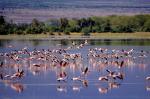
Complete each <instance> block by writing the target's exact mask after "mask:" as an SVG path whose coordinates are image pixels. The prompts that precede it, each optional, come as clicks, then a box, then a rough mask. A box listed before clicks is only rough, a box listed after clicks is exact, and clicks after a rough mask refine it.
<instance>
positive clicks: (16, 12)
mask: <svg viewBox="0 0 150 99" xmlns="http://www.w3.org/2000/svg"><path fill="white" fill-rule="evenodd" d="M149 13H150V1H149V0H42V1H41V0H1V1H0V14H2V15H5V16H6V17H7V18H8V19H9V20H11V19H12V20H13V21H14V22H30V21H31V20H32V19H33V18H37V19H39V20H41V21H45V20H48V19H50V18H60V17H68V18H81V17H89V16H104V15H112V14H119V15H122V14H123V15H134V14H149Z"/></svg>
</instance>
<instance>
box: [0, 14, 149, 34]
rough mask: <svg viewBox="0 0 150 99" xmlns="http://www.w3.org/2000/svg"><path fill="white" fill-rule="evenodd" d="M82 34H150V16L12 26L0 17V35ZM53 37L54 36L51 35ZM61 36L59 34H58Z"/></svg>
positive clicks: (113, 16) (35, 20)
mask: <svg viewBox="0 0 150 99" xmlns="http://www.w3.org/2000/svg"><path fill="white" fill-rule="evenodd" d="M47 32H49V33H52V34H53V32H64V34H65V35H70V32H82V33H83V35H90V33H92V32H98V33H101V32H114V33H116V32H117V33H123V32H124V33H126V32H129V33H132V32H150V15H135V16H116V15H111V16H104V17H90V18H81V19H67V18H60V19H51V20H49V21H47V22H40V21H38V20H37V19H33V20H32V22H31V23H30V24H14V23H12V22H10V23H9V22H7V21H6V20H5V17H3V16H0V34H1V35H6V34H38V33H47ZM53 35H54V34H53ZM60 35H61V34H60Z"/></svg>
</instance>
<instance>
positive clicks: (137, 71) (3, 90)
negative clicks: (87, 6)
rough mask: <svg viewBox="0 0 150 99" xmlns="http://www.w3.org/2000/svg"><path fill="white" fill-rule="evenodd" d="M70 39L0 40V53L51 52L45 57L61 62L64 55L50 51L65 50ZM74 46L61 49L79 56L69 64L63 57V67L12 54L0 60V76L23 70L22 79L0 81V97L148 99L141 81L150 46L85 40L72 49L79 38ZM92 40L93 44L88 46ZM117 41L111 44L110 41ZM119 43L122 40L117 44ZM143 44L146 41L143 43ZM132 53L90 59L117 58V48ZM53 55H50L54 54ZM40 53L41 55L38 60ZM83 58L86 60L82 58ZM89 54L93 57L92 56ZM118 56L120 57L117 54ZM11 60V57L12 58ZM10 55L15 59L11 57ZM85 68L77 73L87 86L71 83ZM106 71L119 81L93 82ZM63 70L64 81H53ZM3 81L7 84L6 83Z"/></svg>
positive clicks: (147, 85)
mask: <svg viewBox="0 0 150 99" xmlns="http://www.w3.org/2000/svg"><path fill="white" fill-rule="evenodd" d="M72 42H73V41H63V40H61V41H59V40H58V41H53V40H1V43H0V53H1V55H2V54H4V53H5V55H6V53H7V54H10V53H14V52H16V51H22V50H23V49H27V50H28V51H29V52H32V51H35V50H36V51H39V52H40V53H47V54H45V55H48V53H50V52H47V51H48V49H49V50H51V51H54V52H53V53H51V54H50V55H54V56H56V57H57V58H59V60H63V55H64V54H65V53H64V52H62V53H61V54H60V53H57V51H56V50H60V48H61V49H67V48H68V47H71V46H72ZM74 42H75V43H76V44H77V45H75V46H73V47H72V48H71V49H68V50H66V53H69V54H70V55H73V54H77V53H78V54H80V55H81V56H82V57H81V58H80V57H79V58H77V59H75V60H72V59H69V61H68V62H69V64H68V65H67V66H66V67H61V66H60V65H59V64H58V65H57V66H54V65H52V62H51V61H50V60H42V59H34V60H30V61H29V60H26V59H28V58H29V56H28V54H27V53H26V54H18V55H19V57H20V59H23V60H19V61H14V60H13V59H11V58H7V57H3V56H0V61H3V62H4V66H3V67H0V73H1V74H3V75H6V74H9V75H12V74H13V73H15V72H17V70H18V68H19V69H20V70H24V76H23V77H22V78H20V79H18V78H15V79H8V78H7V79H5V80H2V79H1V81H0V99H6V98H7V99H41V98H46V99H47V98H51V99H60V98H63V99H77V98H79V99H85V98H86V99H91V98H94V99H99V98H103V99H114V98H115V99H120V98H121V99H149V98H150V81H147V80H146V79H145V78H146V77H147V76H150V72H149V71H150V66H149V64H150V61H149V58H150V52H149V51H150V47H149V45H147V44H146V45H144V44H143V45H142V44H141V43H140V41H135V42H136V43H135V42H134V43H132V42H133V41H132V42H131V41H130V42H128V44H129V45H127V44H126V43H124V44H123V43H117V44H116V43H115V44H114V42H113V41H109V42H110V43H107V41H98V40H97V41H94V40H93V41H88V44H86V45H84V46H83V47H81V48H79V49H78V45H80V44H84V40H78V41H74ZM92 42H95V43H92ZM115 42H117V41H115ZM122 42H123V41H122ZM147 43H148V42H147ZM90 49H94V50H97V49H103V51H104V52H101V50H99V51H96V54H94V53H93V52H92V54H90ZM132 49H134V50H133V52H132V53H131V54H129V55H127V56H123V57H122V58H121V57H120V58H119V59H116V58H110V57H108V58H107V60H105V58H104V57H103V58H100V57H95V56H96V55H106V56H107V55H108V56H109V55H113V51H114V53H118V56H119V55H121V54H122V52H121V51H122V50H125V51H130V50H132ZM55 51H56V52H55ZM43 55H44V54H42V56H43ZM87 55H88V56H87ZM92 55H95V56H92ZM122 55H124V54H122ZM14 56H15V55H14ZM15 57H16V56H15ZM115 61H118V62H119V64H120V62H122V61H124V64H123V67H121V68H118V65H116V64H115V63H113V62H115ZM35 63H36V64H41V67H35V66H33V64H35ZM86 67H88V69H89V71H88V73H87V75H85V76H84V75H83V76H84V77H83V78H82V79H84V80H86V81H87V82H88V83H87V85H85V84H83V83H82V82H80V81H72V80H71V79H72V78H73V77H78V76H81V75H82V70H83V69H84V68H86ZM107 69H109V70H111V71H115V72H120V73H122V74H123V75H124V78H123V80H121V79H118V78H117V79H116V80H113V79H110V80H109V81H99V80H98V78H99V77H101V76H104V75H107V74H108V73H107V71H106V70H107ZM61 72H65V73H66V74H67V77H68V78H67V79H66V80H65V81H60V82H59V81H57V77H58V75H59V73H61ZM6 80H7V81H6Z"/></svg>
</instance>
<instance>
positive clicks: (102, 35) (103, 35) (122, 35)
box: [0, 32, 150, 40]
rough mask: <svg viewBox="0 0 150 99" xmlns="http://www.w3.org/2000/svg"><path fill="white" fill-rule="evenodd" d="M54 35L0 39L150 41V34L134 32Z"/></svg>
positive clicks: (1, 37)
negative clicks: (87, 35)
mask: <svg viewBox="0 0 150 99" xmlns="http://www.w3.org/2000/svg"><path fill="white" fill-rule="evenodd" d="M54 34H55V35H49V34H48V33H47V34H27V35H16V34H10V35H0V39H1V40H3V39H51V38H52V39H64V38H65V39H72V38H73V39H80V38H81V39H82V38H85V39H86V38H88V39H150V32H136V33H91V36H90V37H86V36H82V33H70V35H64V34H63V33H54Z"/></svg>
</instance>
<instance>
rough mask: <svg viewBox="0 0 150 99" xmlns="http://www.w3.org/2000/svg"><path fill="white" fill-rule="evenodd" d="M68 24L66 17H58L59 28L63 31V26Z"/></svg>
mask: <svg viewBox="0 0 150 99" xmlns="http://www.w3.org/2000/svg"><path fill="white" fill-rule="evenodd" d="M67 26H68V19H67V18H60V30H62V31H63V32H64V31H65V28H66V27H67Z"/></svg>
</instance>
